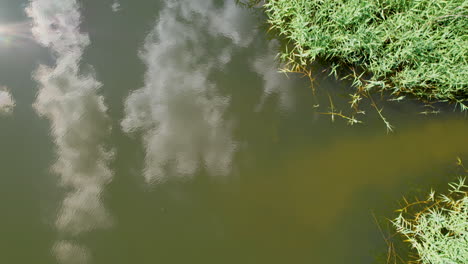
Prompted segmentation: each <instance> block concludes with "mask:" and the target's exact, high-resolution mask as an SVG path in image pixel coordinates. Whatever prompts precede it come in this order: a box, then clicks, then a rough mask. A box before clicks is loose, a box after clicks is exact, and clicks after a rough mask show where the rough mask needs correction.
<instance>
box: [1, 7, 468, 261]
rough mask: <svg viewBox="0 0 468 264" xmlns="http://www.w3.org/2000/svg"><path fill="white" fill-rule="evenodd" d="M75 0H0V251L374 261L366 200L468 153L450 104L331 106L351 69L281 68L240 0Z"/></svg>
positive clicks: (464, 127)
mask: <svg viewBox="0 0 468 264" xmlns="http://www.w3.org/2000/svg"><path fill="white" fill-rule="evenodd" d="M73 3H74V1H73V0H34V1H31V2H28V1H25V0H1V1H0V57H1V60H0V85H2V86H6V87H8V91H9V92H10V93H11V95H12V97H11V98H14V100H15V102H16V107H15V108H14V112H13V113H11V114H9V115H7V114H2V115H0V165H1V169H2V170H1V173H0V213H1V215H0V216H1V217H0V263H21V264H22V263H27V264H29V263H37V264H42V263H44V264H50V263H66V264H68V263H97V264H101V263H113V264H114V263H142V264H143V263H163V264H179V263H203V264H207V263H216V264H218V263H226V264H228V263H236V264H238V263H246V264H249V263H255V264H258V263H269V264H272V263H279V264H280V263H281V264H283V263H331V264H334V263H374V259H375V258H376V257H377V256H378V255H381V254H383V253H385V251H386V247H385V243H384V241H383V237H382V235H381V234H380V232H379V229H378V226H377V225H376V223H375V222H374V219H373V214H374V215H376V216H377V217H378V218H384V217H393V215H392V210H393V209H395V208H396V207H397V201H398V200H399V199H400V198H401V197H402V195H408V194H410V195H411V194H414V193H418V191H420V190H421V189H425V188H429V187H430V186H435V187H440V186H442V187H443V186H444V185H445V183H446V182H447V181H450V180H452V176H453V175H454V173H456V171H457V169H456V167H455V165H454V163H455V158H456V157H457V156H460V157H462V158H465V159H468V138H467V135H468V122H467V119H466V116H464V115H463V114H460V113H458V112H453V111H452V108H446V107H444V106H441V109H440V110H441V113H440V114H438V115H430V116H425V115H420V114H417V113H418V112H421V111H424V110H425V108H423V106H421V105H420V104H418V103H416V102H412V101H408V102H405V103H395V102H385V101H381V102H379V105H380V106H381V107H384V113H385V116H386V117H387V118H388V119H389V121H391V122H392V124H393V125H395V127H396V131H395V132H394V133H390V134H387V133H386V130H385V126H384V124H383V122H382V121H381V120H380V119H379V118H378V116H377V114H376V112H375V110H374V111H373V110H372V109H371V108H370V107H365V106H363V109H364V110H365V111H366V112H367V114H366V116H364V117H363V118H362V119H363V120H364V121H365V124H363V125H355V126H349V125H346V123H345V121H343V120H336V122H334V123H332V122H330V117H329V116H326V115H321V114H319V113H318V112H320V111H327V105H328V93H330V94H331V96H332V98H334V99H333V100H334V104H335V106H336V107H337V108H341V109H345V110H346V109H347V108H349V106H348V104H347V101H349V97H347V94H348V93H350V91H351V90H350V88H349V85H348V84H346V83H342V82H337V81H334V80H332V79H326V78H323V76H321V75H320V74H318V75H317V76H318V77H317V80H316V83H315V87H316V88H317V96H315V97H314V96H313V94H312V92H311V89H310V88H309V81H308V80H307V79H305V78H299V76H295V75H290V76H289V77H286V76H285V75H283V74H278V73H277V72H276V69H277V65H276V64H275V63H274V56H275V54H276V51H277V50H276V49H277V46H278V42H277V41H275V40H270V39H269V38H267V37H266V36H265V34H264V30H263V29H262V28H261V26H262V23H264V19H263V18H262V17H261V15H259V14H258V13H256V12H254V11H253V10H247V9H242V8H240V7H238V6H236V4H235V3H234V2H233V1H225V2H223V1H212V0H183V1H163V0H161V1H149V0H148V1H132V0H120V1H119V2H114V1H112V0H100V1H91V0H83V1H79V3H80V6H81V7H80V8H78V7H77V6H75V5H73ZM117 4H119V5H117ZM112 6H113V8H112ZM25 8H26V9H27V10H28V11H25ZM80 15H81V19H82V23H81V24H80V23H79V17H80ZM31 27H32V28H33V29H34V30H33V32H34V35H31V33H29V32H30V29H31ZM38 43H41V45H39V44H38ZM41 65H42V66H41ZM44 65H48V66H44ZM320 71H321V69H318V70H317V72H320ZM101 84H102V85H101ZM5 98H6V97H3V100H4V101H1V100H0V103H2V102H4V104H5V102H7V101H5V100H6V99H5ZM0 99H1V98H0ZM375 99H377V96H376V98H375ZM317 103H319V104H320V105H321V106H320V107H319V108H318V110H317V109H316V108H314V107H313V106H314V105H315V104H317ZM0 109H1V107H0Z"/></svg>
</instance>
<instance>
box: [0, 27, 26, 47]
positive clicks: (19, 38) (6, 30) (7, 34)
mask: <svg viewBox="0 0 468 264" xmlns="http://www.w3.org/2000/svg"><path fill="white" fill-rule="evenodd" d="M30 40H32V36H31V30H30V25H29V24H28V23H25V22H23V23H15V24H8V25H0V45H1V46H7V47H12V46H16V45H21V44H25V43H26V42H28V41H30Z"/></svg>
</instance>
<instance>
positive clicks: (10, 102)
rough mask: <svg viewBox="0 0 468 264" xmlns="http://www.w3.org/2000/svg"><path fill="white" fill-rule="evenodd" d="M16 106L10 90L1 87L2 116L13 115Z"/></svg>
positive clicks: (0, 112)
mask: <svg viewBox="0 0 468 264" xmlns="http://www.w3.org/2000/svg"><path fill="white" fill-rule="evenodd" d="M15 105H16V104H15V100H14V99H13V96H12V95H11V93H10V92H9V91H8V89H7V88H6V87H2V86H0V114H7V115H8V114H11V113H12V112H13V109H14V108H15Z"/></svg>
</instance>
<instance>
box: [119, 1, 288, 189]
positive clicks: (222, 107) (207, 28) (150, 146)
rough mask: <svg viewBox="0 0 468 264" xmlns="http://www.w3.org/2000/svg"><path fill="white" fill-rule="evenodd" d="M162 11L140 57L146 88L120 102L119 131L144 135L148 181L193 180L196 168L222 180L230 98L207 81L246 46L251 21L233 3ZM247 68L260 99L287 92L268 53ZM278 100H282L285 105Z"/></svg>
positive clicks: (229, 152)
mask: <svg viewBox="0 0 468 264" xmlns="http://www.w3.org/2000/svg"><path fill="white" fill-rule="evenodd" d="M165 4H166V5H165V7H164V8H163V9H162V10H161V12H160V14H159V18H158V20H157V23H156V24H155V26H154V28H153V30H152V32H151V33H150V34H149V35H148V36H147V38H146V41H145V43H144V48H143V50H142V51H141V53H140V56H141V58H142V60H143V61H144V63H145V64H146V66H147V72H146V75H145V85H144V87H143V88H140V89H138V90H135V91H134V92H133V93H131V94H130V96H129V97H128V98H127V99H126V101H125V110H126V111H125V113H126V114H125V118H124V119H123V121H122V123H121V124H122V128H123V130H124V131H125V132H127V133H131V132H135V131H140V132H143V136H142V139H143V144H144V146H145V149H146V160H145V164H146V165H145V171H144V176H145V179H146V180H147V182H159V181H163V180H165V179H166V178H167V175H169V174H170V175H181V176H184V175H185V176H187V175H192V174H193V173H195V172H196V171H197V170H198V169H200V168H202V167H203V168H205V169H206V170H207V171H208V172H209V173H210V174H212V175H226V174H228V173H229V172H230V170H231V163H232V158H233V154H234V152H235V150H236V142H235V141H234V139H233V137H232V127H231V126H230V122H228V121H226V120H225V119H226V118H225V112H226V109H227V107H228V106H229V104H230V100H231V99H230V98H229V97H228V96H225V95H222V94H220V93H219V87H217V84H216V82H214V81H212V80H211V79H210V77H211V76H212V75H213V74H214V73H215V72H216V71H218V70H219V69H222V68H223V67H225V66H226V65H227V64H228V63H229V62H230V61H231V57H232V56H233V53H234V50H236V49H239V48H244V49H247V48H249V47H251V46H252V43H253V42H254V40H256V35H257V33H258V32H257V29H256V27H255V26H254V25H255V23H256V22H257V21H256V18H255V16H254V15H253V14H252V13H250V12H248V10H245V9H242V8H240V7H238V6H237V5H236V4H235V3H234V1H225V2H224V4H223V5H222V6H219V5H215V3H214V1H211V0H195V1H194V0H184V1H166V3H165ZM272 45H276V44H272ZM269 63H273V65H268V67H263V66H265V64H269ZM251 64H252V66H253V67H252V68H254V70H255V71H257V72H258V74H259V75H260V76H262V77H263V78H264V79H265V82H266V84H265V85H266V87H265V92H266V93H273V92H275V90H276V91H278V90H280V89H279V88H281V89H282V90H287V87H284V86H282V85H287V83H286V82H284V81H281V78H285V77H284V76H282V75H281V74H280V73H278V72H277V70H276V68H273V67H274V65H276V64H275V63H274V54H267V55H265V54H261V56H260V57H259V58H258V59H257V60H255V59H254V60H253V61H252V63H251ZM271 78H272V79H271ZM279 80H280V81H279ZM278 81H279V82H278ZM273 83H275V84H273ZM284 94H285V92H283V93H282V95H281V100H282V101H284V102H283V103H284V104H288V103H289V102H288V100H289V99H288V98H287V97H286V96H285V95H284Z"/></svg>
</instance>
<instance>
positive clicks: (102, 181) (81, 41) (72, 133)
mask: <svg viewBox="0 0 468 264" xmlns="http://www.w3.org/2000/svg"><path fill="white" fill-rule="evenodd" d="M26 12H27V13H28V15H29V16H30V17H31V18H32V19H33V28H32V32H33V35H34V37H35V38H36V40H37V41H38V42H39V43H41V44H42V45H43V46H45V47H48V48H50V50H51V51H52V53H53V54H54V55H55V57H56V66H55V67H49V66H45V65H40V66H39V68H38V69H37V71H36V72H35V74H34V78H35V79H36V81H37V82H38V84H39V92H38V95H37V98H36V102H35V104H34V108H35V109H36V111H37V113H38V114H39V115H41V116H43V117H46V118H48V119H49V121H50V123H51V133H52V136H53V138H54V142H55V144H56V153H57V161H56V162H55V164H54V165H53V167H52V170H53V172H55V173H56V174H57V175H59V176H60V179H61V183H62V184H63V186H65V187H67V188H68V189H69V190H70V191H69V193H68V194H67V196H66V197H65V199H64V200H63V203H62V207H61V209H60V210H59V213H58V216H57V220H56V227H57V229H58V230H59V232H60V233H59V237H61V238H65V239H67V240H62V241H58V242H57V244H56V245H55V247H54V248H53V252H54V254H55V255H56V257H57V260H59V261H60V262H61V263H86V262H87V261H88V259H89V253H88V252H86V250H85V248H83V247H82V246H79V245H76V244H75V242H73V240H68V239H69V238H73V237H76V236H78V235H80V234H81V233H83V232H87V231H91V230H93V229H95V228H106V227H109V226H110V224H111V222H112V220H111V218H110V216H109V214H108V213H107V212H106V210H105V208H104V205H103V203H102V192H103V190H104V187H105V185H106V184H107V183H109V182H110V181H111V178H112V172H111V170H110V168H109V162H110V160H111V158H112V152H111V151H109V150H108V149H107V147H106V146H105V144H104V143H103V142H104V141H105V138H106V137H107V136H108V135H109V131H110V126H109V122H108V120H107V119H108V117H107V114H106V111H107V108H106V106H105V104H104V99H103V97H102V96H100V95H99V94H98V89H99V88H100V87H101V83H99V81H97V80H96V78H95V76H94V72H93V71H92V70H88V71H85V72H83V71H80V62H81V57H82V55H83V51H84V49H85V48H86V47H87V46H88V45H89V44H90V41H89V37H88V35H87V34H85V33H80V31H79V29H80V23H81V15H80V10H79V5H78V3H77V1H75V0H65V1H56V0H33V1H31V3H30V6H28V7H27V9H26Z"/></svg>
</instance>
